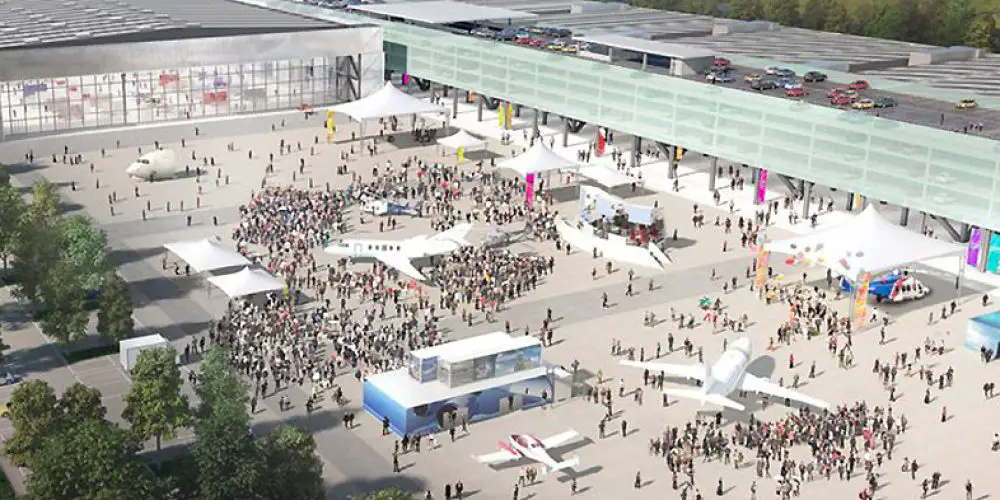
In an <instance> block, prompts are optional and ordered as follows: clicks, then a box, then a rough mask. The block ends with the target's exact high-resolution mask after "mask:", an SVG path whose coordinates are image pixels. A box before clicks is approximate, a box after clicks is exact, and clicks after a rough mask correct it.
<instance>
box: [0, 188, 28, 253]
mask: <svg viewBox="0 0 1000 500" xmlns="http://www.w3.org/2000/svg"><path fill="white" fill-rule="evenodd" d="M2 177H3V174H2V173H0V181H2ZM24 209H25V205H24V198H22V197H21V193H18V192H17V188H15V187H14V186H11V185H10V184H9V183H6V182H0V259H2V260H3V270H4V272H6V271H7V264H8V261H9V259H10V255H11V254H13V253H14V249H15V248H17V242H18V239H19V238H20V235H21V214H23V213H24Z"/></svg>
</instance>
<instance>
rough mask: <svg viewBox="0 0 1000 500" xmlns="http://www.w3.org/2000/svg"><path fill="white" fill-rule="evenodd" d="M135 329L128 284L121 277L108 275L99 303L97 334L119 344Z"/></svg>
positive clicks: (113, 274)
mask: <svg viewBox="0 0 1000 500" xmlns="http://www.w3.org/2000/svg"><path fill="white" fill-rule="evenodd" d="M134 327H135V322H134V320H133V319H132V294H131V293H130V292H129V289H128V283H126V282H125V280H124V279H122V277H121V276H118V275H117V274H115V273H108V276H107V277H106V278H105V279H104V285H103V286H102V287H101V298H100V301H99V302H98V309H97V332H98V333H100V334H101V335H103V336H104V337H105V338H107V339H110V340H113V341H115V342H117V341H120V340H122V339H124V338H126V337H128V336H129V335H131V334H132V330H133V328H134Z"/></svg>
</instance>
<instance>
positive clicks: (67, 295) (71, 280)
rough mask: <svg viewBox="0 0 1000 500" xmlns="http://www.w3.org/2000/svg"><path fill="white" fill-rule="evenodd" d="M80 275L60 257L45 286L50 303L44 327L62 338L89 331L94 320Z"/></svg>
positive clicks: (43, 294)
mask: <svg viewBox="0 0 1000 500" xmlns="http://www.w3.org/2000/svg"><path fill="white" fill-rule="evenodd" d="M76 278H77V277H76V275H75V274H73V271H72V270H71V269H70V266H69V264H68V263H67V262H64V261H60V262H58V263H57V264H56V265H55V267H53V268H52V269H51V270H50V271H49V272H48V275H47V276H46V278H45V281H44V282H43V283H42V286H41V295H42V299H43V300H45V306H46V308H45V315H44V316H43V317H42V320H41V327H42V331H43V332H45V334H46V335H48V336H50V337H52V338H55V339H57V340H59V341H60V342H68V341H70V340H72V339H75V338H77V337H80V336H83V335H86V334H87V323H88V321H89V320H90V314H89V313H88V312H87V309H86V302H87V293H86V292H84V291H83V288H81V287H80V283H79V281H78V280H77V279H76Z"/></svg>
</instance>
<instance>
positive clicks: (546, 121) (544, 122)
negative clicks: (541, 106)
mask: <svg viewBox="0 0 1000 500" xmlns="http://www.w3.org/2000/svg"><path fill="white" fill-rule="evenodd" d="M548 124H549V112H548V111H542V125H548Z"/></svg>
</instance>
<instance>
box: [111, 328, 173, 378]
mask: <svg viewBox="0 0 1000 500" xmlns="http://www.w3.org/2000/svg"><path fill="white" fill-rule="evenodd" d="M157 347H167V348H170V349H173V346H172V345H170V342H169V341H168V340H167V339H165V338H163V336H162V335H160V334H158V333H157V334H153V335H146V336H143V337H133V338H130V339H125V340H122V341H119V342H118V361H119V362H120V363H121V365H122V368H123V369H124V370H125V371H126V372H130V371H132V367H134V366H135V361H136V360H137V359H139V353H141V352H142V351H145V350H147V349H155V348H157Z"/></svg>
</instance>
